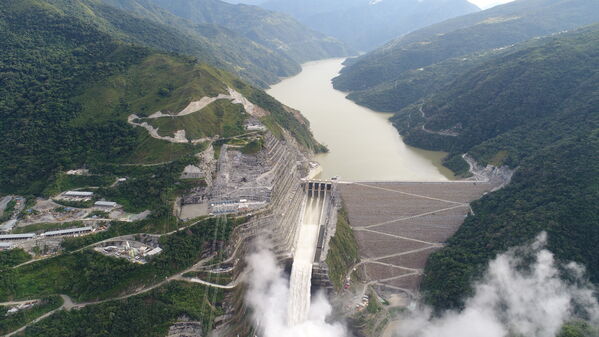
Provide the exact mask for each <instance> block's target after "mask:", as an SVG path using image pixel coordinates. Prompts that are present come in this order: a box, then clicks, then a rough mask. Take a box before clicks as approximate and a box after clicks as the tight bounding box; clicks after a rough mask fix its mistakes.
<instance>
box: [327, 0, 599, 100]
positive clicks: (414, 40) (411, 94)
mask: <svg viewBox="0 0 599 337" xmlns="http://www.w3.org/2000/svg"><path fill="white" fill-rule="evenodd" d="M597 21H599V2H597V1H594V0H521V1H515V2H512V3H508V4H506V5H502V6H497V7H494V8H491V9H489V10H485V11H482V12H478V13H473V14H469V15H465V16H462V17H458V18H455V19H450V20H447V21H444V22H441V23H438V24H435V25H432V26H429V27H426V28H423V29H420V30H417V31H415V32H412V33H410V34H407V35H405V36H403V37H400V38H397V39H396V40H394V41H391V42H390V43H388V44H387V45H385V46H383V47H381V48H379V49H377V50H375V51H373V52H371V53H369V54H366V55H364V56H361V57H359V58H357V59H355V60H352V61H351V62H350V64H349V66H348V67H346V68H345V69H343V71H342V73H341V75H340V76H339V77H337V78H336V79H335V80H334V85H335V87H336V88H337V89H340V90H343V91H353V92H355V93H354V94H353V95H351V96H350V97H351V98H352V99H356V100H357V101H358V102H359V103H360V104H364V105H367V106H370V107H374V108H381V109H382V110H385V111H399V110H400V109H401V108H403V107H405V106H407V105H409V104H411V103H413V102H415V101H416V100H417V99H419V98H421V97H422V96H423V95H425V94H429V93H430V91H429V90H428V89H427V86H428V85H429V84H431V82H433V84H432V86H433V87H435V84H434V81H431V77H428V76H427V73H428V74H431V73H432V74H433V76H434V74H435V73H436V72H437V71H438V69H434V68H432V69H427V68H425V67H427V66H430V65H434V64H438V63H440V62H443V61H445V60H449V59H452V58H457V59H456V60H453V61H452V63H451V64H450V66H449V67H444V68H443V69H451V68H452V67H453V66H455V65H456V64H457V65H458V69H455V70H454V71H456V72H455V74H457V73H458V72H457V71H459V70H460V69H459V68H460V62H459V60H460V59H461V58H464V57H466V58H470V56H467V55H469V54H472V53H480V52H484V51H489V50H492V49H495V48H503V47H506V46H510V45H513V44H515V43H518V42H522V41H525V40H529V39H531V38H533V37H537V36H544V35H549V34H553V33H557V32H561V31H564V30H572V29H575V28H577V27H581V26H584V25H588V24H592V23H594V22H597ZM421 68H422V70H420V69H421ZM423 70H424V72H423V73H420V72H422V71H423ZM441 72H444V70H441ZM412 83H414V84H415V87H416V88H411V85H412Z"/></svg>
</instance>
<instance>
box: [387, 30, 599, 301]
mask: <svg viewBox="0 0 599 337" xmlns="http://www.w3.org/2000/svg"><path fill="white" fill-rule="evenodd" d="M598 107H599V26H598V25H594V26H591V27H588V28H584V29H581V30H580V31H577V32H573V33H568V34H563V35H561V36H558V37H555V38H551V39H546V40H543V43H540V44H539V45H536V46H530V47H528V48H522V49H520V50H517V51H514V52H513V53H507V54H502V55H498V56H496V57H494V58H490V59H489V60H487V61H486V62H483V63H482V64H481V65H478V66H475V67H474V69H472V70H470V71H468V72H466V73H465V74H463V75H461V76H458V77H457V78H456V79H455V81H453V82H452V83H451V84H450V85H449V86H447V87H445V88H443V89H442V90H439V93H437V94H435V95H432V96H431V97H429V98H427V99H426V100H425V101H424V104H423V105H422V112H423V113H424V115H423V114H422V113H421V111H420V108H421V106H420V105H412V106H410V107H408V108H405V109H403V110H402V111H401V112H400V113H398V114H397V115H396V116H395V117H394V122H395V124H396V125H397V126H398V127H399V128H400V130H402V133H403V134H404V136H405V137H404V139H405V141H406V142H407V143H408V144H411V145H416V146H420V147H424V148H427V149H437V150H444V151H448V152H450V158H449V161H448V164H449V165H450V166H451V165H454V168H455V167H457V165H456V163H458V162H459V160H461V159H460V155H461V154H462V153H468V154H470V155H471V156H473V157H474V158H475V159H476V160H477V161H479V162H480V163H482V164H493V165H508V166H510V167H512V168H516V169H517V171H516V173H515V175H514V177H513V179H512V182H511V183H510V184H509V185H508V186H507V187H506V188H504V189H502V190H500V191H498V192H494V193H491V194H489V195H487V196H485V197H484V198H483V199H481V200H480V201H477V202H475V203H474V204H473V205H472V208H473V211H474V214H476V215H475V216H469V217H468V218H467V219H466V221H465V223H464V225H463V226H462V227H461V228H460V230H459V231H458V232H457V233H456V235H455V236H454V237H452V238H451V239H450V241H449V243H448V246H447V247H446V248H444V249H442V250H441V251H439V252H438V253H436V254H434V255H432V257H431V258H430V260H429V263H428V265H427V267H426V271H425V274H426V275H425V278H424V283H423V285H422V288H423V291H424V294H425V297H426V299H427V300H428V301H429V302H430V303H431V304H433V305H434V306H435V308H437V309H446V308H456V307H460V306H461V305H462V300H463V299H464V298H465V297H466V296H467V295H469V294H471V291H472V289H471V282H472V281H473V280H475V279H477V278H478V277H480V276H481V275H482V273H483V271H484V269H485V268H486V265H487V263H488V261H489V260H491V259H492V258H494V257H495V255H496V254H498V253H500V252H503V251H505V250H506V249H507V248H509V247H513V246H515V245H520V244H523V243H526V242H528V241H529V240H532V239H533V238H534V237H535V236H536V235H537V234H538V233H539V232H541V231H543V230H545V231H547V232H548V234H549V248H550V249H551V251H553V252H554V253H555V254H556V255H557V257H558V258H560V259H563V260H565V261H576V262H579V263H582V264H584V265H585V266H586V267H587V270H588V272H589V276H590V278H591V280H592V281H593V282H599V273H598V271H599V268H598V267H599V254H598V253H597V251H596V250H594V249H592V248H591V247H593V245H594V242H597V240H598V239H599V226H598V224H599V218H598V216H597V215H598V214H599V161H597V155H596V154H597V153H599V110H598ZM449 134H451V135H449Z"/></svg>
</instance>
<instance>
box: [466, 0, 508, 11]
mask: <svg viewBox="0 0 599 337" xmlns="http://www.w3.org/2000/svg"><path fill="white" fill-rule="evenodd" d="M468 1H470V2H472V3H473V4H475V5H477V6H478V7H480V8H481V9H487V8H490V7H493V6H497V5H501V4H504V3H508V2H512V1H513V0H468Z"/></svg>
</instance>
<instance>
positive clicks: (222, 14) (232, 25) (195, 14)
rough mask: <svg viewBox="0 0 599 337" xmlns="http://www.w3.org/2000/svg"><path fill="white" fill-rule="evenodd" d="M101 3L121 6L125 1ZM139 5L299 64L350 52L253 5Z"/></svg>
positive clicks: (156, 0) (146, 0)
mask: <svg viewBox="0 0 599 337" xmlns="http://www.w3.org/2000/svg"><path fill="white" fill-rule="evenodd" d="M104 1H107V2H121V3H122V2H123V1H124V0H104ZM127 1H130V0H127ZM139 3H140V4H143V6H144V7H147V6H148V4H151V5H156V6H158V7H161V8H164V9H165V10H167V11H168V12H170V13H172V14H174V15H176V16H177V17H181V18H184V19H187V20H189V21H190V22H192V23H193V24H202V25H217V26H220V27H224V28H226V29H229V30H231V31H233V32H235V33H237V34H239V35H240V36H243V37H245V38H247V39H249V40H251V41H254V42H255V43H257V44H259V45H262V46H265V47H266V48H268V50H271V51H277V52H281V53H282V54H284V55H285V56H287V57H289V58H291V59H293V60H294V61H295V62H298V63H303V62H306V61H311V60H317V59H323V58H329V57H339V56H346V55H348V54H349V53H350V52H351V51H349V50H348V49H347V47H346V46H345V45H344V44H343V43H341V42H340V41H338V40H336V39H333V38H331V37H327V36H325V35H323V34H322V33H319V32H316V31H313V30H310V29H309V28H307V27H305V26H304V25H302V24H300V23H299V22H297V21H296V20H294V19H293V18H292V17H291V16H288V15H285V14H282V13H277V12H272V11H268V10H265V9H262V8H259V7H255V6H247V5H232V4H229V3H225V2H223V1H220V0H180V1H170V0H143V1H139Z"/></svg>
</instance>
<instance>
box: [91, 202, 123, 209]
mask: <svg viewBox="0 0 599 337" xmlns="http://www.w3.org/2000/svg"><path fill="white" fill-rule="evenodd" d="M118 205H119V204H117V203H116V202H114V201H96V202H95V203H94V206H96V207H102V208H116V207H117V206H118Z"/></svg>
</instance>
